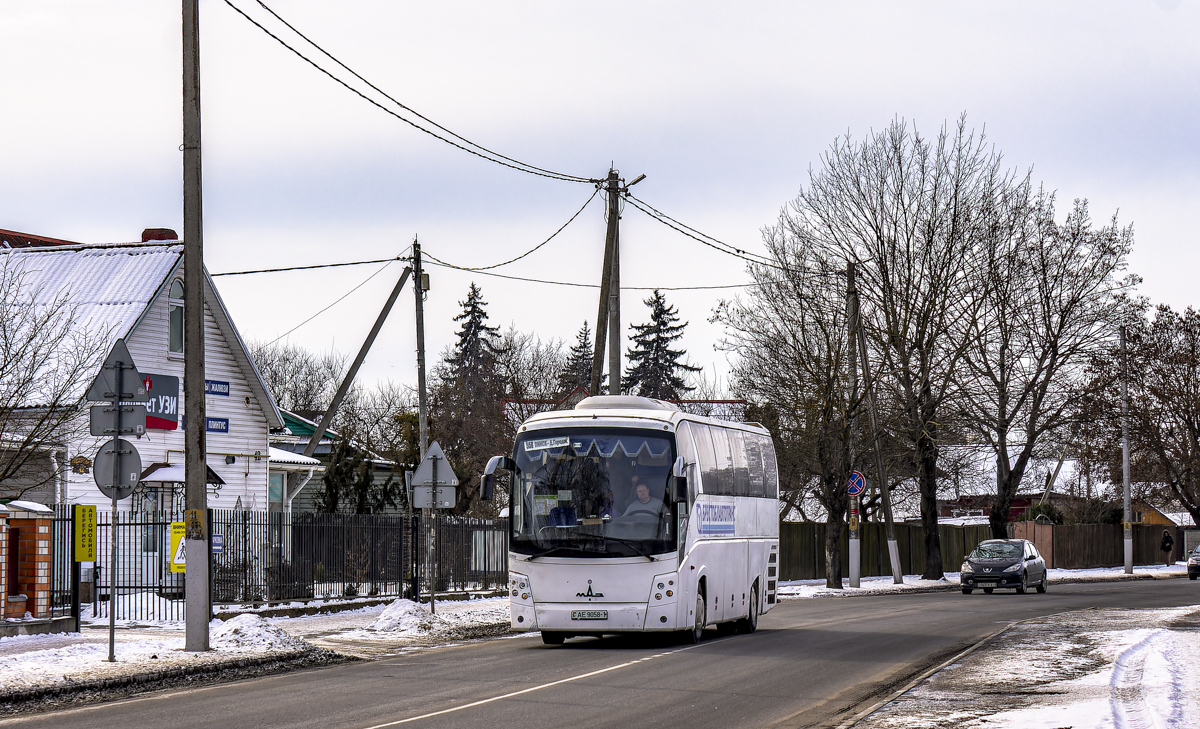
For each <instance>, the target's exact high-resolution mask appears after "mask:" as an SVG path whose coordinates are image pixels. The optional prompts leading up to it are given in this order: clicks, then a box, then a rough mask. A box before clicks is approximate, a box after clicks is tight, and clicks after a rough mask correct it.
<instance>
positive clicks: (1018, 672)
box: [855, 606, 1200, 729]
mask: <svg viewBox="0 0 1200 729" xmlns="http://www.w3.org/2000/svg"><path fill="white" fill-rule="evenodd" d="M1198 629H1200V606H1192V607H1187V608H1170V609H1160V610H1116V609H1109V610H1084V611H1079V612H1075V613H1065V614H1061V615H1056V616H1051V617H1047V618H1042V619H1039V620H1037V621H1030V622H1026V623H1021V624H1018V625H1016V626H1014V627H1013V628H1011V629H1010V630H1008V631H1007V632H1005V633H1004V634H1002V635H1001V636H1000V637H998V638H997V639H995V640H993V641H991V642H989V643H987V644H986V645H985V646H983V647H982V648H980V649H979V650H977V651H975V652H973V653H971V654H969V655H968V656H966V657H965V658H963V659H962V660H961V661H959V662H957V663H954V664H952V665H950V666H947V667H946V668H944V669H942V670H941V671H940V672H938V673H937V674H935V675H934V676H932V677H930V678H929V679H927V680H926V681H924V682H922V683H921V684H919V685H918V686H916V687H915V688H913V689H912V690H910V691H908V692H907V693H905V694H904V695H903V696H902V697H900V698H898V699H897V700H895V701H893V702H891V703H890V704H888V705H886V706H885V707H883V708H882V709H880V710H879V711H877V712H876V713H874V714H872V715H871V716H869V717H867V718H866V719H864V720H863V721H861V722H859V723H858V724H856V725H855V726H856V727H857V728H858V729H900V728H901V727H903V728H904V729H910V728H911V729H923V728H925V727H929V728H930V729H932V727H942V726H947V725H951V724H953V725H955V726H960V727H964V728H966V727H983V726H986V727H1000V728H1003V727H1011V728H1013V729H1016V728H1020V729H1053V728H1056V727H1074V728H1075V729H1090V728H1092V727H1195V726H1200V700H1198V699H1197V698H1196V697H1197V696H1198V695H1200V664H1198V663H1197V662H1196V660H1195V656H1196V655H1198V654H1200V630H1198Z"/></svg>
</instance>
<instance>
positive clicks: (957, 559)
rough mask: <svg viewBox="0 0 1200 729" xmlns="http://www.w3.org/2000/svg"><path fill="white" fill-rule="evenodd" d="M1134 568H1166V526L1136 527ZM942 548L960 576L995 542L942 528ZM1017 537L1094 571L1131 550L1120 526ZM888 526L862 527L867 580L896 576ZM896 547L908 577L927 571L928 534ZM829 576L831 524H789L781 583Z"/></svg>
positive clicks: (901, 527)
mask: <svg viewBox="0 0 1200 729" xmlns="http://www.w3.org/2000/svg"><path fill="white" fill-rule="evenodd" d="M1133 530H1134V531H1133V563H1134V564H1136V565H1151V564H1163V562H1164V561H1166V559H1165V557H1164V554H1163V552H1161V551H1160V550H1159V546H1160V544H1161V543H1162V532H1163V527H1161V526H1135V527H1134V528H1133ZM938 531H939V533H940V537H941V543H942V569H943V570H944V571H946V572H957V571H958V568H959V566H960V565H962V562H963V559H964V558H965V557H966V556H967V555H968V554H970V552H971V550H973V549H974V548H975V546H976V545H977V544H979V543H980V542H982V541H983V540H985V539H991V538H992V531H991V529H990V528H989V527H988V526H986V525H970V526H950V525H946V524H943V525H941V526H940V527H939V529H938ZM1010 531H1011V532H1012V536H1013V537H1015V538H1018V539H1029V540H1031V541H1032V542H1033V543H1034V544H1036V545H1037V548H1038V551H1040V552H1041V553H1042V555H1043V556H1044V557H1045V558H1046V564H1047V566H1048V567H1058V568H1062V569H1089V568H1093V567H1119V566H1121V565H1122V564H1124V563H1125V556H1124V555H1125V551H1124V550H1125V548H1124V545H1123V541H1122V533H1121V527H1120V525H1115V524H1074V525H1071V526H1054V525H1050V524H1036V523H1034V522H1013V523H1012V524H1011V525H1010ZM885 534H886V532H885V530H884V526H883V525H882V524H875V523H868V524H863V526H862V572H861V574H862V576H863V577H875V576H880V575H890V574H891V573H892V570H891V566H890V565H889V563H888V554H887V538H886V536H885ZM1172 537H1174V539H1175V549H1174V551H1173V553H1172V555H1171V557H1170V559H1171V561H1172V562H1174V561H1177V560H1179V559H1182V556H1183V550H1184V543H1183V542H1184V539H1183V532H1182V530H1174V529H1173V530H1172ZM896 542H897V546H898V547H899V548H900V566H901V567H902V568H903V571H904V574H906V575H919V574H921V573H922V572H924V571H925V529H924V527H922V526H920V525H915V524H897V525H896ZM841 553H842V574H843V576H848V575H849V574H850V568H849V561H850V539H849V532H848V531H847V530H845V529H843V530H842V535H841ZM824 577H825V525H824V524H822V523H819V522H784V523H783V524H781V525H780V529H779V579H781V580H815V579H823V578H824Z"/></svg>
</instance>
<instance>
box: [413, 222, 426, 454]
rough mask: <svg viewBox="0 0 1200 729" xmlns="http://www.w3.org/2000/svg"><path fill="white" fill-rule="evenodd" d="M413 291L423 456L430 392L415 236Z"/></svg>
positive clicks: (422, 276) (421, 280)
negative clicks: (415, 313) (426, 378)
mask: <svg viewBox="0 0 1200 729" xmlns="http://www.w3.org/2000/svg"><path fill="white" fill-rule="evenodd" d="M412 249H413V266H412V268H413V276H414V277H415V280H416V283H415V284H414V285H413V293H414V294H416V297H417V301H416V304H417V419H418V422H419V423H420V430H421V454H420V455H421V457H422V458H424V457H425V451H426V450H428V449H429V394H428V393H427V392H426V391H425V292H426V291H428V290H429V286H428V285H426V283H425V282H426V280H427V279H426V278H425V275H426V274H425V272H424V270H423V269H422V268H421V244H420V242H418V241H417V238H416V236H413V245H412Z"/></svg>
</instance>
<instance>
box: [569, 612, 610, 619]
mask: <svg viewBox="0 0 1200 729" xmlns="http://www.w3.org/2000/svg"><path fill="white" fill-rule="evenodd" d="M571 620H608V611H607V610H572V611H571Z"/></svg>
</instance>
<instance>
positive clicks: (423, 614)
mask: <svg viewBox="0 0 1200 729" xmlns="http://www.w3.org/2000/svg"><path fill="white" fill-rule="evenodd" d="M437 610H438V612H437V613H436V614H430V612H429V606H427V605H422V604H419V603H415V602H413V601H412V600H405V599H404V598H400V599H398V600H395V601H393V602H392V603H391V604H390V605H388V606H387V607H386V608H384V610H383V612H382V613H380V615H379V617H378V618H376V619H375V621H374V622H373V623H371V624H370V625H368V626H367V628H366V629H367V630H370V631H374V632H376V633H388V634H391V635H401V636H404V635H411V636H419V635H433V634H437V635H446V634H456V633H461V632H463V631H464V630H470V629H472V628H477V627H485V626H492V625H497V624H507V623H508V621H509V607H508V599H507V598H498V599H490V600H471V601H467V602H446V603H438V608H437Z"/></svg>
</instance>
